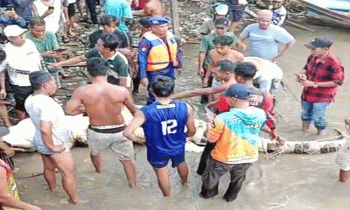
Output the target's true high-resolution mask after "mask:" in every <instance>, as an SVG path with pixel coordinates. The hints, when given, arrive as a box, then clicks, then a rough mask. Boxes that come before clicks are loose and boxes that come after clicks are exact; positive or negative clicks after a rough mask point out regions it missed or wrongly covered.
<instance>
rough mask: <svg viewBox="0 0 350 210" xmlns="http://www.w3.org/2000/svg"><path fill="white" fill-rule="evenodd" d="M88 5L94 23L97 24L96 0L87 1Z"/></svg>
mask: <svg viewBox="0 0 350 210" xmlns="http://www.w3.org/2000/svg"><path fill="white" fill-rule="evenodd" d="M86 5H87V7H88V9H89V12H90V16H91V20H92V23H93V24H97V23H98V22H97V14H96V0H86Z"/></svg>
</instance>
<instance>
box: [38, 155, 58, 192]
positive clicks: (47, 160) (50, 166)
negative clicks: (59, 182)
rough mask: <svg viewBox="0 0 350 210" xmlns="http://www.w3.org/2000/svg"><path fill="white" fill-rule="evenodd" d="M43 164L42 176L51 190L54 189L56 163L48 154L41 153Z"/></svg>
mask: <svg viewBox="0 0 350 210" xmlns="http://www.w3.org/2000/svg"><path fill="white" fill-rule="evenodd" d="M41 158H42V160H43V164H44V178H45V180H46V183H47V185H48V186H49V188H50V190H51V191H54V190H56V174H55V169H56V163H55V162H54V160H53V159H52V158H51V156H49V155H43V154H41Z"/></svg>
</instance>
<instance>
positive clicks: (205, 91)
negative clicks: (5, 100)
mask: <svg viewBox="0 0 350 210" xmlns="http://www.w3.org/2000/svg"><path fill="white" fill-rule="evenodd" d="M226 89H227V84H226V83H224V84H221V85H219V86H217V87H214V88H200V89H197V90H193V91H186V92H180V93H175V94H173V95H172V96H171V98H172V99H183V98H190V97H194V96H201V95H212V94H217V93H222V92H224V91H225V90H226Z"/></svg>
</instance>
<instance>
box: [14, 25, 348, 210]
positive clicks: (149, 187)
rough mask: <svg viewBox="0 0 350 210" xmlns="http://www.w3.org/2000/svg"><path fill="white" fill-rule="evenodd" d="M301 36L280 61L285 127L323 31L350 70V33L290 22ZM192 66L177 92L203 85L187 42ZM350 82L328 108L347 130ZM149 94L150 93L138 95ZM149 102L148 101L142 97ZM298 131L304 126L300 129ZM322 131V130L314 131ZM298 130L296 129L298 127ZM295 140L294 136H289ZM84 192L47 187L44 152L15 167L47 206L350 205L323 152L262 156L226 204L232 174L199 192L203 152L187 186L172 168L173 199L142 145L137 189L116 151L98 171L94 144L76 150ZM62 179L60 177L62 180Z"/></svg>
mask: <svg viewBox="0 0 350 210" xmlns="http://www.w3.org/2000/svg"><path fill="white" fill-rule="evenodd" d="M286 28H287V30H288V31H290V32H291V33H292V34H293V35H294V36H295V38H296V39H297V44H296V46H295V47H294V48H293V49H292V50H291V51H290V52H289V53H288V54H287V55H286V56H285V57H283V58H282V59H281V61H280V63H279V65H280V66H281V67H282V69H283V70H284V83H285V85H286V87H287V90H283V89H282V88H280V90H279V93H278V98H277V101H278V103H277V106H276V109H277V116H278V126H285V127H288V126H290V125H294V126H298V125H300V102H299V98H300V93H301V86H300V85H299V84H298V83H297V82H296V81H295V76H294V74H293V73H299V72H300V71H301V69H302V68H303V66H304V64H305V62H306V59H307V56H308V54H309V51H308V49H306V47H304V44H306V43H308V42H309V41H311V40H312V39H313V38H314V37H316V36H327V37H329V38H331V39H332V40H334V42H335V43H334V46H333V47H332V49H333V51H334V52H335V53H336V55H337V56H338V57H339V58H340V59H341V60H342V62H343V64H344V67H345V69H346V70H347V67H349V66H350V61H349V59H347V58H348V56H349V50H348V49H349V47H350V41H349V38H348V31H344V30H339V29H329V28H324V27H317V26H310V28H313V29H315V30H316V31H315V32H314V33H310V32H305V31H302V30H299V29H295V28H291V27H286ZM183 50H184V56H185V62H186V63H185V65H186V67H187V68H186V69H184V71H183V72H182V75H180V76H179V77H178V80H177V91H183V90H188V89H193V88H196V87H199V86H200V80H199V78H198V76H197V73H196V72H197V55H198V46H197V45H193V44H188V45H186V46H184V47H183ZM348 83H349V80H348V79H347V78H346V80H345V82H344V85H343V86H342V87H341V90H340V92H339V94H338V101H337V102H336V103H334V104H333V105H332V107H331V108H330V109H329V111H328V118H329V120H330V122H331V125H332V126H334V127H337V128H339V129H340V130H344V126H343V120H344V118H346V117H349V116H350V110H349V109H348V107H349V100H348V98H347V95H348V94H349V91H350V88H349V84H348ZM138 98H139V99H142V98H145V95H144V93H140V94H139V95H138ZM140 101H142V100H140ZM188 102H189V103H191V104H193V105H195V111H196V112H197V115H198V117H203V116H204V111H203V109H202V106H201V105H199V103H198V102H199V97H195V98H192V99H189V100H188ZM293 132H297V131H293ZM313 132H316V130H313ZM291 133H292V131H291ZM288 140H293V138H290V139H288ZM73 154H74V158H75V160H76V168H77V173H76V174H77V180H78V185H79V193H80V195H81V197H82V199H84V200H89V202H88V203H85V204H81V205H77V206H73V205H69V204H67V203H66V199H67V196H66V194H65V192H64V191H63V189H62V187H61V184H60V183H59V182H58V183H59V185H58V191H57V192H54V193H51V192H49V191H48V190H47V186H46V183H45V181H44V178H43V176H42V175H39V176H35V177H32V178H28V177H30V176H31V175H32V174H40V173H41V172H42V163H41V159H40V156H39V155H38V154H21V155H17V156H16V157H15V158H14V159H15V164H16V166H17V167H18V168H19V170H18V172H17V173H16V177H17V179H18V181H17V183H18V187H19V191H20V192H21V197H22V199H23V200H24V201H29V202H32V203H34V204H37V205H39V206H40V207H42V208H43V209H52V210H56V209H57V210H58V209H72V210H75V209H84V210H85V209H91V210H95V209H96V210H97V209H157V210H158V209H159V210H160V209H191V210H192V209H220V210H224V209H291V210H293V209H332V210H333V209H350V202H349V201H350V185H348V184H341V183H339V182H337V179H338V170H339V169H338V168H337V166H336V164H335V161H334V158H335V155H336V153H329V154H322V155H290V154H288V155H281V156H277V157H271V156H268V155H265V154H262V155H261V157H260V160H259V161H258V162H257V163H255V164H254V165H253V167H252V168H251V169H249V170H248V173H247V179H246V181H245V183H244V185H243V189H242V191H241V192H240V194H239V196H238V198H237V199H236V200H235V201H233V202H231V203H226V202H225V201H224V200H223V199H222V198H221V197H222V195H223V194H224V192H225V190H226V188H227V185H228V174H226V175H225V176H224V177H223V179H222V181H221V182H220V193H219V196H217V197H216V198H213V199H208V200H204V199H202V198H200V197H199V195H198V194H199V191H200V187H201V178H200V176H198V175H197V174H196V173H195V171H196V168H197V164H198V161H199V157H200V153H196V152H187V153H186V160H187V163H188V164H189V167H190V177H189V185H188V187H183V186H182V185H181V184H180V180H179V178H178V176H177V173H176V170H174V169H170V174H171V184H172V189H173V191H174V192H175V193H174V194H175V196H174V197H173V198H164V197H163V196H162V194H161V191H160V190H159V189H158V186H157V182H156V177H155V175H154V172H153V170H152V168H151V167H150V165H149V164H148V163H147V160H146V153H145V148H142V147H137V148H136V149H135V154H136V165H137V180H138V187H137V188H135V189H132V188H130V187H128V184H127V180H126V178H125V175H124V172H123V169H122V167H121V164H120V163H119V162H118V161H117V160H116V158H115V157H114V155H113V153H112V152H110V151H106V152H105V153H104V154H103V159H104V168H105V171H104V172H103V173H102V174H96V173H95V172H94V169H93V166H92V164H91V162H90V159H89V150H88V149H87V148H74V149H73ZM59 180H60V178H59Z"/></svg>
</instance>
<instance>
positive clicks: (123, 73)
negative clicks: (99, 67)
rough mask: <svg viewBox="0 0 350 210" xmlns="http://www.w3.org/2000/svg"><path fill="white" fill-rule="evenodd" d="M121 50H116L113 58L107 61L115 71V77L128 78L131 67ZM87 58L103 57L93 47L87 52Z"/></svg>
mask: <svg viewBox="0 0 350 210" xmlns="http://www.w3.org/2000/svg"><path fill="white" fill-rule="evenodd" d="M122 56H123V55H122V54H121V53H120V52H116V54H114V55H113V56H112V57H111V58H109V59H107V62H108V64H109V66H110V68H111V70H112V71H113V72H111V75H112V76H114V77H115V78H126V77H128V76H129V73H130V67H129V65H128V63H127V61H126V58H125V57H122ZM85 57H86V58H87V59H89V58H102V59H104V58H103V57H102V55H101V54H100V53H99V52H98V50H97V48H93V49H91V50H90V51H89V52H87V53H86V54H85Z"/></svg>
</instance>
